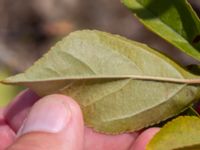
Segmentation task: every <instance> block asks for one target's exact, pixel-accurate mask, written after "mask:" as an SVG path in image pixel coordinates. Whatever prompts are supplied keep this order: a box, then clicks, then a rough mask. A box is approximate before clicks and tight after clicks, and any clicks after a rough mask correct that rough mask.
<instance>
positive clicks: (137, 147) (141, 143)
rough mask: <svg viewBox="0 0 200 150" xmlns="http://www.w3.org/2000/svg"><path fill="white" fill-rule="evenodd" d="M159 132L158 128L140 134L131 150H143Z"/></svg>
mask: <svg viewBox="0 0 200 150" xmlns="http://www.w3.org/2000/svg"><path fill="white" fill-rule="evenodd" d="M159 130H160V129H159V128H150V129H147V130H145V131H144V132H142V133H141V134H140V135H139V136H138V138H137V140H136V141H135V143H134V144H133V146H132V148H131V150H145V149H146V145H147V144H148V143H149V141H150V140H151V139H152V137H153V136H154V135H155V134H156V133H157V132H158V131H159Z"/></svg>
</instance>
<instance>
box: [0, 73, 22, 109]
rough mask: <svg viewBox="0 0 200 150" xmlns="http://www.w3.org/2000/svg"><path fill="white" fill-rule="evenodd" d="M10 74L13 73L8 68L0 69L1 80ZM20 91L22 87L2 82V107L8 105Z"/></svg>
mask: <svg viewBox="0 0 200 150" xmlns="http://www.w3.org/2000/svg"><path fill="white" fill-rule="evenodd" d="M10 75H11V74H10V72H9V71H8V70H7V69H1V70H0V80H2V79H4V78H6V77H8V76H10ZM19 91H20V88H19V87H17V86H10V85H3V84H0V107H3V106H6V105H7V104H8V103H9V102H10V101H11V100H12V99H13V97H14V96H16V95H17V93H18V92H19Z"/></svg>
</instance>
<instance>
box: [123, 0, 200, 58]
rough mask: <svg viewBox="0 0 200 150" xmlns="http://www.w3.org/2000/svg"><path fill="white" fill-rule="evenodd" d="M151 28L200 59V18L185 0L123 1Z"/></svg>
mask: <svg viewBox="0 0 200 150" xmlns="http://www.w3.org/2000/svg"><path fill="white" fill-rule="evenodd" d="M122 1H123V3H124V4H125V5H126V6H127V7H128V8H129V9H130V10H131V11H132V12H133V13H134V15H135V16H136V17H137V18H138V19H139V20H140V21H141V23H143V24H144V25H145V26H146V27H147V28H148V29H150V30H151V31H153V32H155V33H156V34H157V35H159V36H160V37H162V38H163V39H165V40H166V41H168V42H169V43H171V44H172V45H174V46H175V47H177V48H179V49H180V50H182V51H183V52H185V53H186V54H188V55H190V56H192V57H193V58H195V59H197V60H200V21H199V18H198V17H197V15H196V14H195V12H194V11H193V9H192V7H191V6H190V5H189V3H188V2H187V1H186V0H122Z"/></svg>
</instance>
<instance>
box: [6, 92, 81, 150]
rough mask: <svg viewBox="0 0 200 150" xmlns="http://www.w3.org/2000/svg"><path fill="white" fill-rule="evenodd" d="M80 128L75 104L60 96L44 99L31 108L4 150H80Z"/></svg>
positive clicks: (77, 107)
mask: <svg viewBox="0 0 200 150" xmlns="http://www.w3.org/2000/svg"><path fill="white" fill-rule="evenodd" d="M83 128H84V125H83V119H82V114H81V111H80V108H79V106H78V104H77V103H76V102H74V101H73V100H72V99H71V98H69V97H66V96H63V95H58V94H55V95H50V96H46V97H44V98H42V99H40V100H39V101H38V102H37V103H36V104H35V105H34V106H33V107H32V109H31V111H30V113H29V115H28V117H27V119H26V120H25V122H24V124H23V126H22V127H21V128H20V130H19V131H18V136H17V137H18V138H17V139H16V141H15V142H14V143H13V144H12V145H11V146H10V147H9V148H8V149H7V150H26V149H29V150H36V149H37V150H40V149H41V150H66V149H67V150H81V149H82V147H83Z"/></svg>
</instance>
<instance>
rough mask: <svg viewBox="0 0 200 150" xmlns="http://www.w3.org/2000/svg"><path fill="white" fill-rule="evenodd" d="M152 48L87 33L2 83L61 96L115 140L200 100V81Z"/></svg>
mask: <svg viewBox="0 0 200 150" xmlns="http://www.w3.org/2000/svg"><path fill="white" fill-rule="evenodd" d="M198 78H199V77H198V76H194V75H192V74H190V73H188V72H187V71H185V70H184V69H182V68H181V67H180V66H178V65H177V64H175V63H174V62H173V61H171V60H170V59H168V58H167V57H166V56H164V55H162V54H160V53H158V52H156V51H155V50H153V49H151V48H149V47H148V46H146V45H144V44H141V43H138V42H134V41H130V40H128V39H126V38H122V37H120V36H117V35H111V34H108V33H104V32H100V31H90V30H83V31H77V32H74V33H71V34H70V35H69V36H68V37H66V38H64V39H63V40H62V41H61V42H59V43H58V44H56V45H55V46H54V47H53V48H52V49H51V50H50V51H49V52H48V53H47V54H46V55H44V57H43V58H41V59H40V60H38V61H37V62H36V63H35V64H34V65H33V66H32V67H31V68H29V69H28V70H27V71H26V72H25V73H23V74H19V75H16V76H14V77H10V78H8V79H6V80H5V81H4V83H9V84H20V85H24V86H27V87H29V88H31V89H33V90H34V91H35V92H37V93H38V94H39V95H41V96H44V95H48V94H52V93H62V94H66V95H69V96H71V97H72V98H74V99H75V100H76V101H77V102H78V103H79V104H80V106H81V108H82V111H83V114H84V120H85V122H86V124H87V125H88V126H90V127H93V128H94V129H95V130H97V131H100V132H104V133H111V134H117V133H122V132H127V131H135V130H139V129H141V128H144V127H148V126H150V125H153V124H155V123H159V122H160V121H162V120H165V119H167V118H169V117H172V116H174V115H176V114H178V113H179V112H181V111H183V110H184V109H186V107H187V106H188V105H190V104H191V103H192V102H194V101H195V100H196V99H198V98H199V97H200V88H199V86H198V84H196V83H200V79H198Z"/></svg>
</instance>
